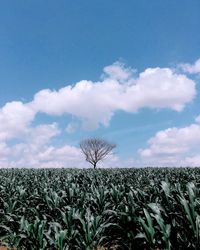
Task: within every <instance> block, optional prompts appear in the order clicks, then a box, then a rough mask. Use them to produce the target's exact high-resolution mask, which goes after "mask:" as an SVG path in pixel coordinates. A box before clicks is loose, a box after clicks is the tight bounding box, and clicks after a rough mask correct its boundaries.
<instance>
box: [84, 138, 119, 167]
mask: <svg viewBox="0 0 200 250" xmlns="http://www.w3.org/2000/svg"><path fill="white" fill-rule="evenodd" d="M115 147H116V145H115V144H112V143H109V142H107V141H106V140H103V139H98V138H91V139H85V140H82V141H81V142H80V148H81V150H82V152H83V154H84V155H85V159H86V161H88V162H89V163H90V164H92V165H93V167H94V169H95V168H96V166H97V162H99V161H100V160H102V159H104V158H105V157H106V156H107V155H108V154H109V153H111V151H112V150H113V149H114V148H115Z"/></svg>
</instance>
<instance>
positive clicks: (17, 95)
mask: <svg viewBox="0 0 200 250" xmlns="http://www.w3.org/2000/svg"><path fill="white" fill-rule="evenodd" d="M0 4H1V7H0V58H1V60H0V89H1V90H0V167H1V168H7V167H8V168H10V167H27V168H32V167H37V168H40V167H41V168H48V167H55V168H60V167H77V168H85V167H90V166H89V164H88V163H87V162H86V161H85V159H84V156H83V155H82V154H81V151H80V149H79V143H80V141H81V140H83V139H86V138H92V137H98V138H103V139H106V140H108V141H109V142H112V143H116V145H117V147H116V149H115V150H114V152H113V154H111V155H109V156H108V157H107V159H105V160H104V161H102V162H101V163H100V164H99V167H113V168H114V167H143V166H200V150H199V148H200V109H199V107H200V87H199V84H200V32H199V27H200V11H199V10H200V1H199V0H193V1H189V0H182V1H163V0H153V1H147V0H126V1H121V0H115V1H114V0H101V1H100V0H95V1H94V0H87V1H81V0H75V1H66V0H59V1H55V0H48V1H45V0H34V1H33V0H29V1H27V0H18V1H14V0H6V1H4V0H3V1H1V2H0Z"/></svg>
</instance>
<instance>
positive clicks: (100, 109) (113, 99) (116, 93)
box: [30, 64, 196, 129]
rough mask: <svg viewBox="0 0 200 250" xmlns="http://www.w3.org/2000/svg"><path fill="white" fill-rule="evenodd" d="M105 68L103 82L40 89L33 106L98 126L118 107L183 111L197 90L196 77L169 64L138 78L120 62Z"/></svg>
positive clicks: (109, 117)
mask: <svg viewBox="0 0 200 250" xmlns="http://www.w3.org/2000/svg"><path fill="white" fill-rule="evenodd" d="M104 71H105V73H106V74H108V75H105V76H104V79H103V80H102V81H100V82H92V81H86V80H84V81H80V82H78V83H76V84H75V85H74V86H73V87H72V86H67V87H64V88H61V89H59V90H58V91H51V90H49V89H45V90H41V91H40V92H38V93H36V95H35V96H34V100H33V101H32V103H30V107H32V109H33V110H35V112H43V113H46V114H48V115H63V114H65V113H67V114H71V115H73V116H75V117H77V118H79V119H80V120H81V121H82V123H83V127H85V128H89V129H92V128H93V129H96V128H98V126H99V124H102V125H104V126H108V125H109V122H110V120H111V117H112V116H113V115H114V113H115V112H116V111H118V110H121V111H124V112H129V113H133V112H137V111H138V110H139V109H140V108H143V107H148V108H159V109H160V108H170V109H172V110H175V111H181V110H182V109H183V108H184V106H185V105H186V104H187V103H189V102H191V101H192V99H193V98H194V97H195V94H196V90H195V83H194V81H193V80H191V79H189V78H187V77H186V76H185V75H181V74H176V73H174V72H173V71H172V70H171V69H169V68H149V69H146V70H145V71H144V72H142V73H140V74H139V77H137V78H133V77H131V70H130V69H126V68H124V66H121V65H120V64H114V65H111V66H108V67H106V68H105V69H104ZM122 80H123V83H121V81H122Z"/></svg>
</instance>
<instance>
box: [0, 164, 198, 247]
mask: <svg viewBox="0 0 200 250" xmlns="http://www.w3.org/2000/svg"><path fill="white" fill-rule="evenodd" d="M0 245H1V246H7V247H8V249H36V250H42V249H51V250H54V249H59V250H75V249H76V250H79V249H80V250H103V249H104V250H105V249H113V250H114V249H115V250H117V249H124V250H126V249H141V250H147V249H154V250H155V249H159V250H161V249H176V250H178V249H200V169H198V168H193V169H192V168H179V169H177V168H144V169H97V170H92V169H87V170H78V169H37V170H36V169H35V170H34V169H1V170H0Z"/></svg>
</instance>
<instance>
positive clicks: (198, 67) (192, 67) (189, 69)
mask: <svg viewBox="0 0 200 250" xmlns="http://www.w3.org/2000/svg"><path fill="white" fill-rule="evenodd" d="M179 67H180V68H181V69H182V70H183V71H184V72H186V73H189V74H199V73H200V58H199V59H198V60H196V62H194V64H190V63H182V64H179Z"/></svg>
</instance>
